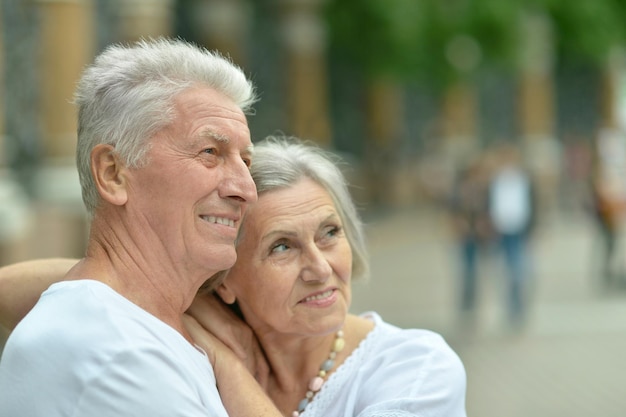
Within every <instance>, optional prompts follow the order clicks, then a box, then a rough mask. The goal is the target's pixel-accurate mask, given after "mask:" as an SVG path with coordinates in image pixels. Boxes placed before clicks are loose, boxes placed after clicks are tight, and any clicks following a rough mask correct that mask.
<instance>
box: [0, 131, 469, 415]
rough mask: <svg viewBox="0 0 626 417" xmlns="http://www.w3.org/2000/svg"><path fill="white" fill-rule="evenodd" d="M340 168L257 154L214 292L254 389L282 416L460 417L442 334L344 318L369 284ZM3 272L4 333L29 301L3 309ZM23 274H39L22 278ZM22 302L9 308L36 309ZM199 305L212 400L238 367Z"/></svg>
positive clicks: (289, 142)
mask: <svg viewBox="0 0 626 417" xmlns="http://www.w3.org/2000/svg"><path fill="white" fill-rule="evenodd" d="M337 162H338V161H337V159H336V157H335V156H334V155H332V154H330V153H327V152H325V151H323V150H321V149H320V148H318V147H316V146H313V145H308V144H304V143H301V142H298V141H296V140H293V139H284V138H283V139H277V138H270V139H267V140H265V141H264V142H262V143H260V144H257V145H256V147H255V153H254V158H253V163H252V166H251V172H252V176H253V179H254V181H255V183H256V185H257V190H258V194H259V198H258V201H257V203H255V204H254V205H251V206H250V207H249V208H248V210H247V212H246V217H245V219H244V222H243V225H242V227H241V230H240V232H239V237H238V240H237V254H238V260H237V262H236V263H235V265H234V266H233V267H232V268H231V269H230V270H229V271H227V272H226V273H225V274H223V275H222V276H221V277H219V278H214V280H213V281H211V283H212V285H213V289H214V291H215V293H216V294H217V295H218V296H219V297H220V298H221V300H223V302H224V303H225V304H228V305H231V306H232V307H233V309H234V310H235V311H237V313H238V315H239V316H240V317H241V318H242V319H243V320H245V323H244V322H243V321H241V322H240V324H239V325H240V326H241V325H244V324H245V325H247V326H249V328H250V329H251V330H252V331H253V333H254V335H255V336H256V339H257V340H258V342H259V345H260V347H261V351H262V353H263V355H264V357H265V358H266V360H267V364H269V369H268V373H267V374H265V375H258V378H257V379H259V380H261V381H263V386H264V388H265V390H266V392H267V395H268V396H269V397H270V398H271V400H272V401H273V403H274V404H275V405H276V407H277V408H278V409H279V410H280V411H281V413H282V415H285V416H294V417H297V416H300V415H301V416H307V417H308V416H325V417H328V416H363V417H365V416H409V415H415V416H465V372H464V368H463V365H462V363H461V361H460V360H459V358H458V356H457V355H456V354H455V353H454V352H453V351H452V349H451V348H450V347H449V346H448V345H447V344H446V343H445V341H444V340H443V338H442V337H441V336H440V335H438V334H436V333H433V332H431V331H428V330H420V329H400V328H398V327H395V326H393V325H391V324H389V323H386V322H384V321H383V320H382V318H381V317H380V316H379V315H378V314H376V313H373V312H370V313H365V314H362V315H354V314H350V313H349V308H350V302H351V280H352V278H353V277H355V278H356V277H362V276H364V275H366V274H367V271H368V265H367V251H366V245H365V242H364V237H363V230H362V225H361V222H360V220H359V216H358V213H357V210H356V208H355V206H354V203H353V202H352V200H351V197H350V194H349V191H348V188H347V185H346V182H345V179H344V177H343V175H342V173H341V171H340V170H339V168H338V167H337ZM46 265H50V264H49V263H47V264H46V263H44V264H41V263H40V264H38V266H37V269H39V270H42V269H43V268H45V267H46ZM23 270H24V269H22V271H21V272H20V275H23V273H22V272H23ZM9 272H10V271H5V273H4V274H3V275H0V284H2V283H3V284H4V285H3V287H2V288H0V289H1V290H2V291H0V294H4V295H3V296H2V298H3V299H2V300H0V304H2V308H3V309H2V311H1V316H2V319H3V320H4V323H5V324H7V325H13V324H14V322H15V320H16V319H17V318H19V317H18V316H19V315H21V314H23V313H24V309H27V308H28V306H27V304H28V302H22V303H21V305H19V306H18V304H20V303H17V302H15V301H8V298H9V295H8V293H7V292H6V291H4V289H5V288H6V287H8V285H7V281H8V280H9V279H11V278H12V279H16V278H15V275H17V274H16V273H15V271H14V272H13V273H9ZM27 275H29V276H35V275H41V274H35V273H33V272H32V268H31V269H30V271H29V272H28V274H27ZM21 279H23V277H21ZM57 279H58V278H57ZM8 289H9V288H7V290H8ZM11 291H15V290H13V289H11ZM20 291H21V290H20ZM29 292H30V293H32V292H33V291H32V289H30V290H28V291H26V293H23V294H22V295H20V296H19V297H18V298H21V299H22V300H28V297H30V301H33V296H32V295H26V294H27V293H29ZM206 301H207V298H206V296H205V297H199V299H198V300H197V302H196V303H195V305H194V306H193V307H192V309H191V310H190V313H191V314H192V315H193V316H194V317H195V320H188V326H189V328H190V329H191V333H192V335H193V336H194V339H195V340H196V341H197V343H198V344H200V345H201V346H203V347H204V348H205V349H207V350H208V351H210V353H209V356H210V357H211V358H212V362H213V365H214V367H215V368H216V376H217V379H218V380H217V383H218V389H219V388H220V380H226V379H228V378H229V377H230V375H229V372H237V371H230V369H233V367H231V366H230V364H232V361H237V360H239V359H238V358H237V357H236V356H235V355H233V354H230V353H229V350H228V349H226V348H225V347H224V345H222V344H221V343H219V342H216V339H215V338H214V337H213V336H212V335H211V334H210V333H209V332H207V331H206V330H205V329H204V328H210V329H211V330H213V331H214V332H215V333H219V334H221V333H224V332H223V331H220V328H221V329H222V330H223V329H224V328H225V327H227V326H225V325H224V321H223V320H222V321H219V322H217V321H216V320H215V317H216V316H215V314H216V312H215V304H216V303H215V302H210V304H211V305H212V307H211V308H206V306H207V305H208V304H209V303H207V302H206ZM7 307H9V308H8V310H7ZM9 310H10V311H9ZM15 313H17V314H18V316H16V315H15ZM11 314H12V315H13V316H12V317H13V318H10V317H9V316H10V315H11ZM223 316H224V314H223V312H221V315H220V317H223ZM210 317H212V318H210ZM231 322H232V320H231ZM198 323H201V324H202V325H203V326H204V327H201V326H200V325H199V324H198ZM215 328H217V330H216V329H215ZM220 337H222V336H220ZM222 338H224V337H222ZM227 343H228V344H229V345H230V346H233V345H235V344H236V342H233V341H232V340H230V341H227ZM216 346H217V347H216ZM239 356H242V355H239ZM238 369H240V368H238ZM220 394H221V396H222V399H223V400H224V403H225V405H226V408H227V410H229V411H230V409H229V404H233V403H236V401H237V399H238V398H239V399H241V398H242V396H243V397H245V391H243V390H241V391H239V392H236V391H232V390H228V392H224V391H222V390H220Z"/></svg>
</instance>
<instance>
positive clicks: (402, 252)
mask: <svg viewBox="0 0 626 417" xmlns="http://www.w3.org/2000/svg"><path fill="white" fill-rule="evenodd" d="M447 220H448V219H447V216H446V213H445V212H443V211H436V210H405V211H402V212H399V213H393V214H392V215H391V214H386V215H379V216H372V217H371V218H370V219H368V220H367V223H368V224H369V226H368V233H369V240H370V247H371V255H372V278H371V279H370V281H369V282H368V283H364V284H358V283H355V285H354V297H353V304H352V305H353V309H352V310H353V311H354V312H361V311H365V310H376V311H378V312H379V313H381V315H382V316H383V317H384V318H385V319H386V320H387V321H389V322H391V323H394V324H396V325H399V326H401V327H422V328H428V329H432V330H435V331H438V332H440V333H442V334H443V335H444V337H445V338H446V339H447V340H448V342H449V343H450V344H451V345H452V347H453V348H454V349H455V350H456V351H457V353H458V354H459V356H460V357H461V359H462V360H463V362H464V364H465V367H466V371H467V375H468V392H467V411H468V416H469V417H518V416H519V417H528V416H532V417H560V416H568V417H578V416H580V417H582V416H590V415H593V416H602V417H622V416H624V415H625V413H626V411H625V410H626V395H624V393H625V389H626V388H625V387H626V375H625V374H624V370H626V290H624V289H623V288H622V289H616V288H614V289H611V290H609V289H607V288H603V286H602V280H601V278H600V277H598V276H597V275H598V274H597V273H594V266H593V258H592V256H593V255H592V254H593V248H594V244H595V238H596V235H595V230H594V229H593V226H594V225H593V223H592V222H591V219H589V218H587V217H585V213H575V214H571V215H568V216H565V217H564V216H556V215H552V216H547V217H544V218H543V219H542V221H541V224H540V227H539V228H538V230H537V233H536V235H535V237H534V240H533V243H532V245H533V246H532V253H533V259H534V265H533V266H534V271H535V272H534V277H535V279H534V285H533V296H532V305H531V306H530V310H531V311H530V317H529V320H528V323H527V326H526V328H525V329H524V330H523V331H521V332H520V333H515V332H512V331H511V330H510V329H508V328H507V326H506V321H505V320H504V318H505V315H504V312H505V305H504V301H503V297H501V295H502V291H503V285H504V284H505V282H506V281H505V280H504V277H503V276H502V272H501V267H502V265H500V264H499V258H498V257H497V256H496V255H495V254H491V256H490V257H488V259H487V261H486V262H485V263H484V264H482V265H481V267H480V268H479V270H480V274H479V275H480V278H479V293H480V296H479V303H478V304H479V307H480V308H479V312H478V320H477V322H476V326H475V328H474V329H473V330H471V329H468V328H463V326H462V322H461V321H459V320H458V317H457V315H456V291H457V290H458V287H457V283H458V271H457V268H458V266H457V258H456V251H457V248H456V246H455V242H454V240H453V237H452V235H451V233H450V230H449V228H448V224H447Z"/></svg>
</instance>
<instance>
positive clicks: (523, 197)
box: [489, 142, 537, 328]
mask: <svg viewBox="0 0 626 417" xmlns="http://www.w3.org/2000/svg"><path fill="white" fill-rule="evenodd" d="M493 158H494V159H493V163H494V170H493V173H492V177H491V181H490V185H489V215H490V220H491V224H492V226H493V230H494V232H495V233H496V239H497V242H498V245H499V249H500V250H501V251H502V254H503V257H504V266H505V269H506V275H507V280H508V282H507V285H508V287H507V296H506V299H507V308H508V319H509V323H510V324H511V325H512V326H514V327H516V328H517V327H520V326H522V325H523V324H524V322H525V319H526V308H527V292H528V286H529V280H530V272H531V259H530V256H529V252H528V240H529V237H530V234H531V232H532V230H533V227H534V225H535V223H536V215H537V205H536V197H535V187H534V184H533V180H532V177H531V175H530V173H529V172H528V170H527V169H526V168H525V166H524V164H523V160H522V155H521V151H520V149H519V148H518V147H517V146H516V145H515V144H514V143H510V142H505V143H501V144H499V145H497V146H496V148H495V149H494V154H493Z"/></svg>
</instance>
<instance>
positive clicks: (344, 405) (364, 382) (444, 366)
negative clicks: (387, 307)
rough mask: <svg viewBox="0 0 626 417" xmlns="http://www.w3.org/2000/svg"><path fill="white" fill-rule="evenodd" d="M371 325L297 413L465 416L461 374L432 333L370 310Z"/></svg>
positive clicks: (459, 365) (351, 416) (328, 416)
mask: <svg viewBox="0 0 626 417" xmlns="http://www.w3.org/2000/svg"><path fill="white" fill-rule="evenodd" d="M363 316H364V317H367V318H369V319H371V320H373V321H374V323H375V324H376V326H375V327H374V329H373V330H372V331H371V332H370V333H369V334H368V335H367V337H366V338H365V339H364V340H363V341H362V342H361V344H360V345H359V347H358V348H357V349H355V350H354V352H352V354H351V355H350V356H349V357H348V358H347V359H346V361H345V362H344V363H343V364H342V365H341V366H340V367H339V368H337V370H336V371H335V372H334V373H332V374H331V375H330V377H329V378H328V381H326V383H325V384H324V385H323V386H322V389H321V390H320V391H319V392H318V394H317V395H316V396H315V397H314V398H313V401H312V402H311V403H310V404H309V405H308V406H307V408H306V409H305V410H304V412H303V413H302V417H314V416H319V417H356V416H359V417H374V416H376V417H383V416H384V417H400V416H420V417H438V416H441V417H465V416H466V412H465V387H466V375H465V369H464V367H463V364H462V362H461V360H460V359H459V357H458V356H457V354H456V353H455V352H454V351H453V350H452V349H451V348H450V347H449V346H448V344H447V343H446V342H445V341H444V339H443V338H442V337H441V336H440V335H439V334H437V333H434V332H431V331H428V330H420V329H400V328H398V327H395V326H393V325H391V324H388V323H385V322H383V320H382V319H381V318H380V316H379V315H378V314H376V313H373V312H370V313H366V314H364V315H363Z"/></svg>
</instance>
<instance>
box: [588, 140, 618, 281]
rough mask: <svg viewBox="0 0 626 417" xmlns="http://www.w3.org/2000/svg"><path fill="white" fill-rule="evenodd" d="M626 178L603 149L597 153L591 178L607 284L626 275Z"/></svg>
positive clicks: (592, 207)
mask: <svg viewBox="0 0 626 417" xmlns="http://www.w3.org/2000/svg"><path fill="white" fill-rule="evenodd" d="M623 181H624V180H623V178H621V172H620V170H618V169H614V167H613V166H612V164H611V163H610V161H607V160H606V158H603V157H602V155H601V152H596V154H595V155H594V164H593V169H592V172H591V175H590V177H589V188H590V200H591V202H590V206H591V214H592V216H593V219H594V223H595V224H596V226H597V230H598V232H599V235H600V248H599V249H600V265H599V274H600V276H601V277H602V280H603V284H604V285H610V284H613V283H616V282H618V281H620V280H623V279H624V277H625V276H626V272H625V271H624V269H625V266H624V264H623V259H622V257H620V256H619V250H618V242H619V233H620V225H621V222H622V220H623V216H624V209H625V208H626V196H625V195H624V193H625V192H626V190H624V189H623Z"/></svg>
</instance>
